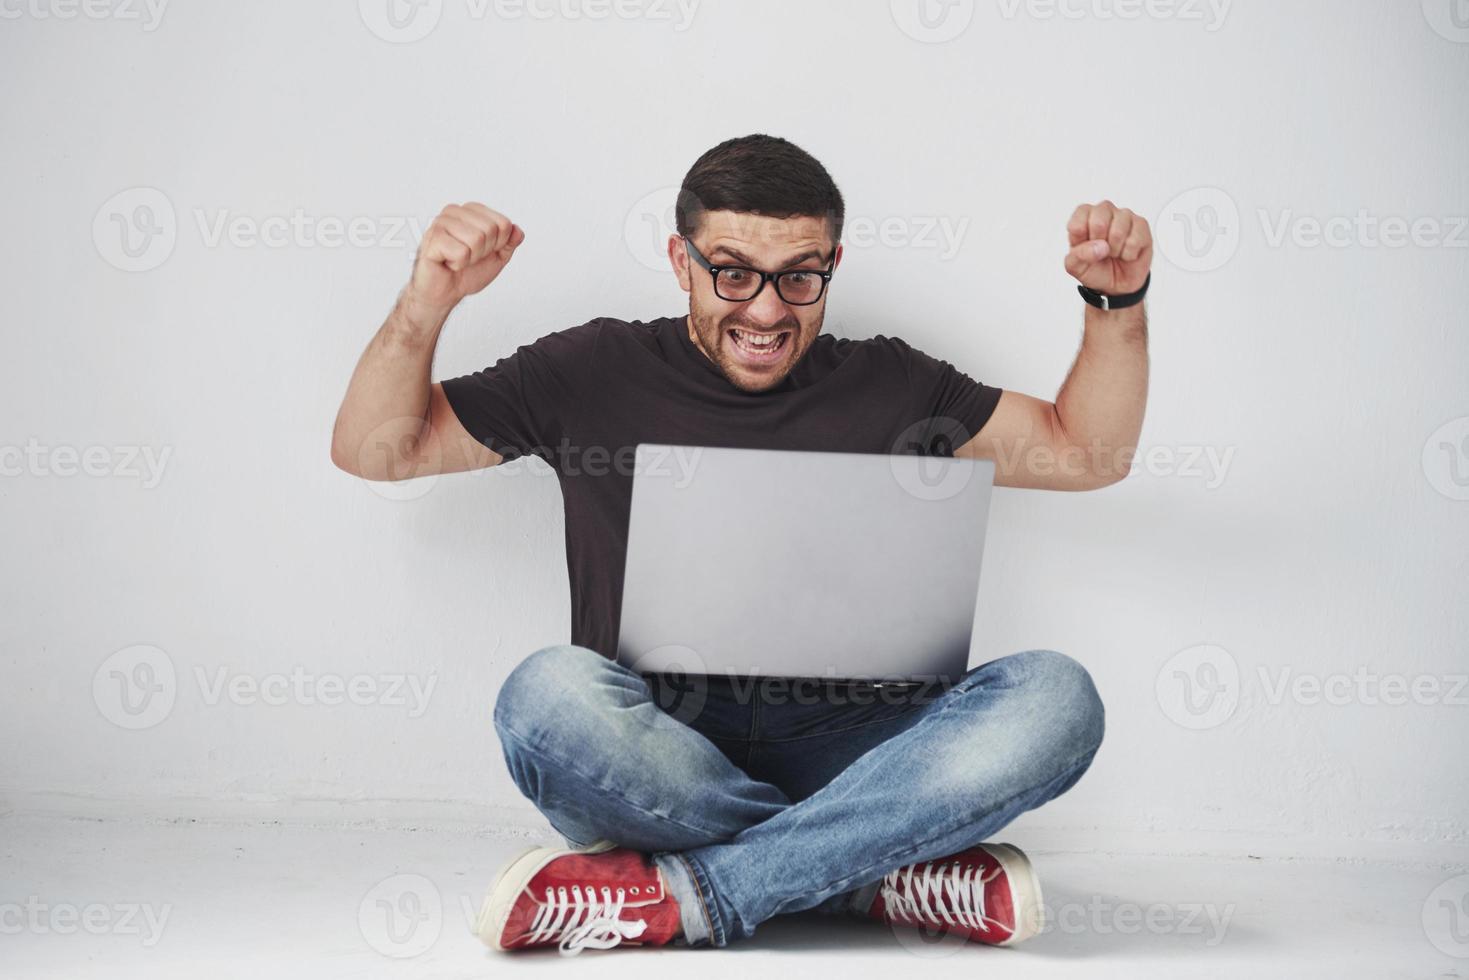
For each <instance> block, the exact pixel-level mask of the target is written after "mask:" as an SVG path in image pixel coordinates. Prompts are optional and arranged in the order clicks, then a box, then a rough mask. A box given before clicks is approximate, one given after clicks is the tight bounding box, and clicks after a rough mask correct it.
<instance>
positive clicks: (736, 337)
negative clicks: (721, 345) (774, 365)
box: [726, 328, 791, 363]
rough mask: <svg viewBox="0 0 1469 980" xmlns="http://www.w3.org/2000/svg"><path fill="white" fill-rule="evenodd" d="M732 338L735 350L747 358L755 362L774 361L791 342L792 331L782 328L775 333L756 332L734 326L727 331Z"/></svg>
mask: <svg viewBox="0 0 1469 980" xmlns="http://www.w3.org/2000/svg"><path fill="white" fill-rule="evenodd" d="M726 332H727V333H728V334H729V337H730V340H731V341H733V343H734V347H735V350H737V351H739V352H740V353H741V354H743V355H744V356H745V359H747V360H749V361H753V362H755V363H761V362H766V361H773V360H775V359H776V358H777V357H779V356H780V354H781V352H782V351H784V350H785V348H786V345H787V344H788V343H790V337H791V331H789V330H780V331H776V332H774V333H756V332H755V331H753V330H737V329H734V328H731V329H729V330H728V331H726Z"/></svg>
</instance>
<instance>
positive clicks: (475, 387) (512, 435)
mask: <svg viewBox="0 0 1469 980" xmlns="http://www.w3.org/2000/svg"><path fill="white" fill-rule="evenodd" d="M600 334H601V321H599V320H593V321H591V322H590V323H584V324H582V325H581V326H579V327H572V328H570V329H568V330H559V331H556V332H555V333H549V334H547V335H545V336H544V337H541V338H540V339H539V340H536V341H535V342H533V343H530V344H523V345H521V346H520V347H518V348H516V350H515V352H514V353H512V354H508V355H506V356H505V357H502V358H500V359H499V360H498V361H496V362H495V363H494V364H493V365H491V366H490V367H487V368H485V369H484V370H482V371H475V372H474V373H473V374H466V375H462V376H460V377H457V378H448V379H446V380H444V381H443V382H442V384H443V388H444V397H445V399H446V400H447V401H448V402H449V407H450V408H452V409H453V410H454V414H455V415H456V416H458V418H459V422H460V424H461V425H463V426H464V429H465V431H467V432H468V433H469V434H470V435H471V436H473V437H474V438H475V439H476V440H477V441H478V442H480V443H481V444H482V445H484V446H486V447H487V448H489V449H491V450H493V451H494V452H497V453H499V454H500V455H501V456H503V457H504V458H505V459H506V460H507V461H508V460H512V459H516V458H519V457H521V456H529V455H534V456H539V457H540V458H542V459H544V460H546V461H547V462H548V463H553V464H554V461H555V449H556V446H557V445H558V444H559V443H560V441H561V440H562V438H563V437H565V435H566V431H567V426H568V422H569V419H570V418H571V417H572V416H573V415H574V413H575V412H576V411H577V409H578V407H579V406H580V405H581V404H582V403H583V401H584V399H585V397H586V395H587V390H586V383H585V379H586V378H587V375H588V371H587V366H588V365H589V364H590V363H591V361H592V359H593V358H594V357H595V350H596V345H597V341H598V339H599V337H600Z"/></svg>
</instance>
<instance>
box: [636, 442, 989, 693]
mask: <svg viewBox="0 0 1469 980" xmlns="http://www.w3.org/2000/svg"><path fill="white" fill-rule="evenodd" d="M993 485H994V464H993V463H991V462H988V461H980V460H968V459H954V458H942V457H932V456H886V455H878V454H865V453H828V452H793V451H789V450H767V449H713V448H707V447H695V446H667V445H656V444H648V443H644V444H641V445H639V446H638V447H637V454H636V469H635V470H634V474H633V494H632V514H631V518H630V521H629V525H628V547H627V568H626V575H625V578H624V583H623V594H622V626H621V633H620V635H619V642H618V656H617V659H618V662H619V663H623V664H626V665H627V666H629V667H631V668H632V669H634V670H636V671H638V672H640V673H645V674H651V673H656V674H666V673H673V674H694V675H698V674H712V675H728V676H731V677H750V676H762V677H803V678H810V677H816V678H832V679H840V680H861V681H871V682H904V681H907V682H914V681H930V682H931V681H933V680H935V679H937V680H939V681H949V682H952V681H953V680H957V679H958V678H959V676H960V675H962V674H963V672H964V670H965V669H966V667H967V666H968V663H969V647H970V640H971V637H972V635H973V626H974V610H975V603H976V600H977V598H978V592H979V567H980V558H981V555H982V553H983V550H984V533H985V523H986V520H987V518H988V515H989V504H990V491H991V488H992V487H993Z"/></svg>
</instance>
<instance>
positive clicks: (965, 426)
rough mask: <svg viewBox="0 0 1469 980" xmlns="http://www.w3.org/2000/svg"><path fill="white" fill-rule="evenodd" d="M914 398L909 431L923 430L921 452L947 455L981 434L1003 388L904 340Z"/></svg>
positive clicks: (909, 381) (909, 384)
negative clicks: (983, 380) (976, 378)
mask: <svg viewBox="0 0 1469 980" xmlns="http://www.w3.org/2000/svg"><path fill="white" fill-rule="evenodd" d="M895 342H896V343H897V344H898V345H900V350H902V351H903V352H904V356H905V357H906V360H907V367H908V386H909V391H910V392H911V393H912V397H913V401H912V403H911V407H910V409H909V412H910V414H911V416H912V418H911V419H910V420H909V422H908V423H907V424H908V426H909V431H912V430H914V429H919V430H921V434H919V435H918V439H917V441H918V442H920V443H921V444H922V445H923V447H924V448H923V449H922V450H920V451H921V452H925V453H927V454H930V455H943V456H947V455H949V454H951V453H952V452H953V450H955V449H958V448H959V447H960V446H962V445H963V444H964V443H966V442H968V441H969V440H970V439H972V438H974V437H975V436H976V435H978V434H979V430H980V429H982V428H984V424H985V423H986V422H988V421H989V420H990V416H991V415H993V414H994V411H995V406H996V405H998V404H999V402H1000V395H1001V394H1002V393H1003V390H1002V389H1000V388H994V387H991V386H989V385H987V384H983V383H982V382H979V381H976V380H974V378H972V377H970V376H969V375H968V374H965V373H964V372H963V371H961V370H959V369H958V368H956V367H955V366H954V365H952V364H950V363H949V362H948V361H945V360H940V359H939V358H936V357H932V356H930V355H928V354H925V353H924V352H923V351H921V350H918V349H917V348H914V347H910V346H909V345H908V344H906V343H904V342H903V341H901V340H897V341H895Z"/></svg>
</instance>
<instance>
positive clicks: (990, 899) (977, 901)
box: [868, 844, 1041, 946]
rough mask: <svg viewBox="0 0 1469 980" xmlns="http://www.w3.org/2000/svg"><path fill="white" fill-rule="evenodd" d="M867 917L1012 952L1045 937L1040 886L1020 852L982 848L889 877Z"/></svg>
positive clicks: (1003, 846) (1001, 846) (910, 867)
mask: <svg viewBox="0 0 1469 980" xmlns="http://www.w3.org/2000/svg"><path fill="white" fill-rule="evenodd" d="M868 915H870V916H872V917H873V918H875V919H883V920H885V921H887V922H891V923H893V924H895V925H904V926H915V927H918V928H923V929H942V930H954V931H956V932H958V933H960V934H962V935H965V936H966V937H967V938H968V939H970V940H972V941H973V942H977V943H988V944H990V945H993V946H1009V945H1012V944H1014V943H1018V942H1021V941H1022V940H1026V939H1029V938H1030V937H1031V936H1034V935H1035V934H1036V933H1037V932H1039V931H1040V927H1041V883H1040V881H1039V880H1037V878H1036V876H1035V869H1034V868H1032V867H1031V866H1030V861H1029V859H1027V858H1026V856H1025V855H1024V854H1023V853H1022V852H1021V850H1020V848H1018V847H1011V846H1010V845H1009V844H980V845H978V846H976V847H971V848H969V850H967V851H960V852H959V853H958V854H951V855H949V856H948V857H945V858H939V859H937V860H935V861H923V862H920V863H918V864H910V865H908V866H907V867H904V868H899V869H898V870H897V871H894V872H892V873H891V874H889V875H887V876H886V877H884V878H883V880H882V885H881V886H880V887H879V888H878V890H877V897H876V898H875V899H873V902H872V908H871V909H869V910H868Z"/></svg>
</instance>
